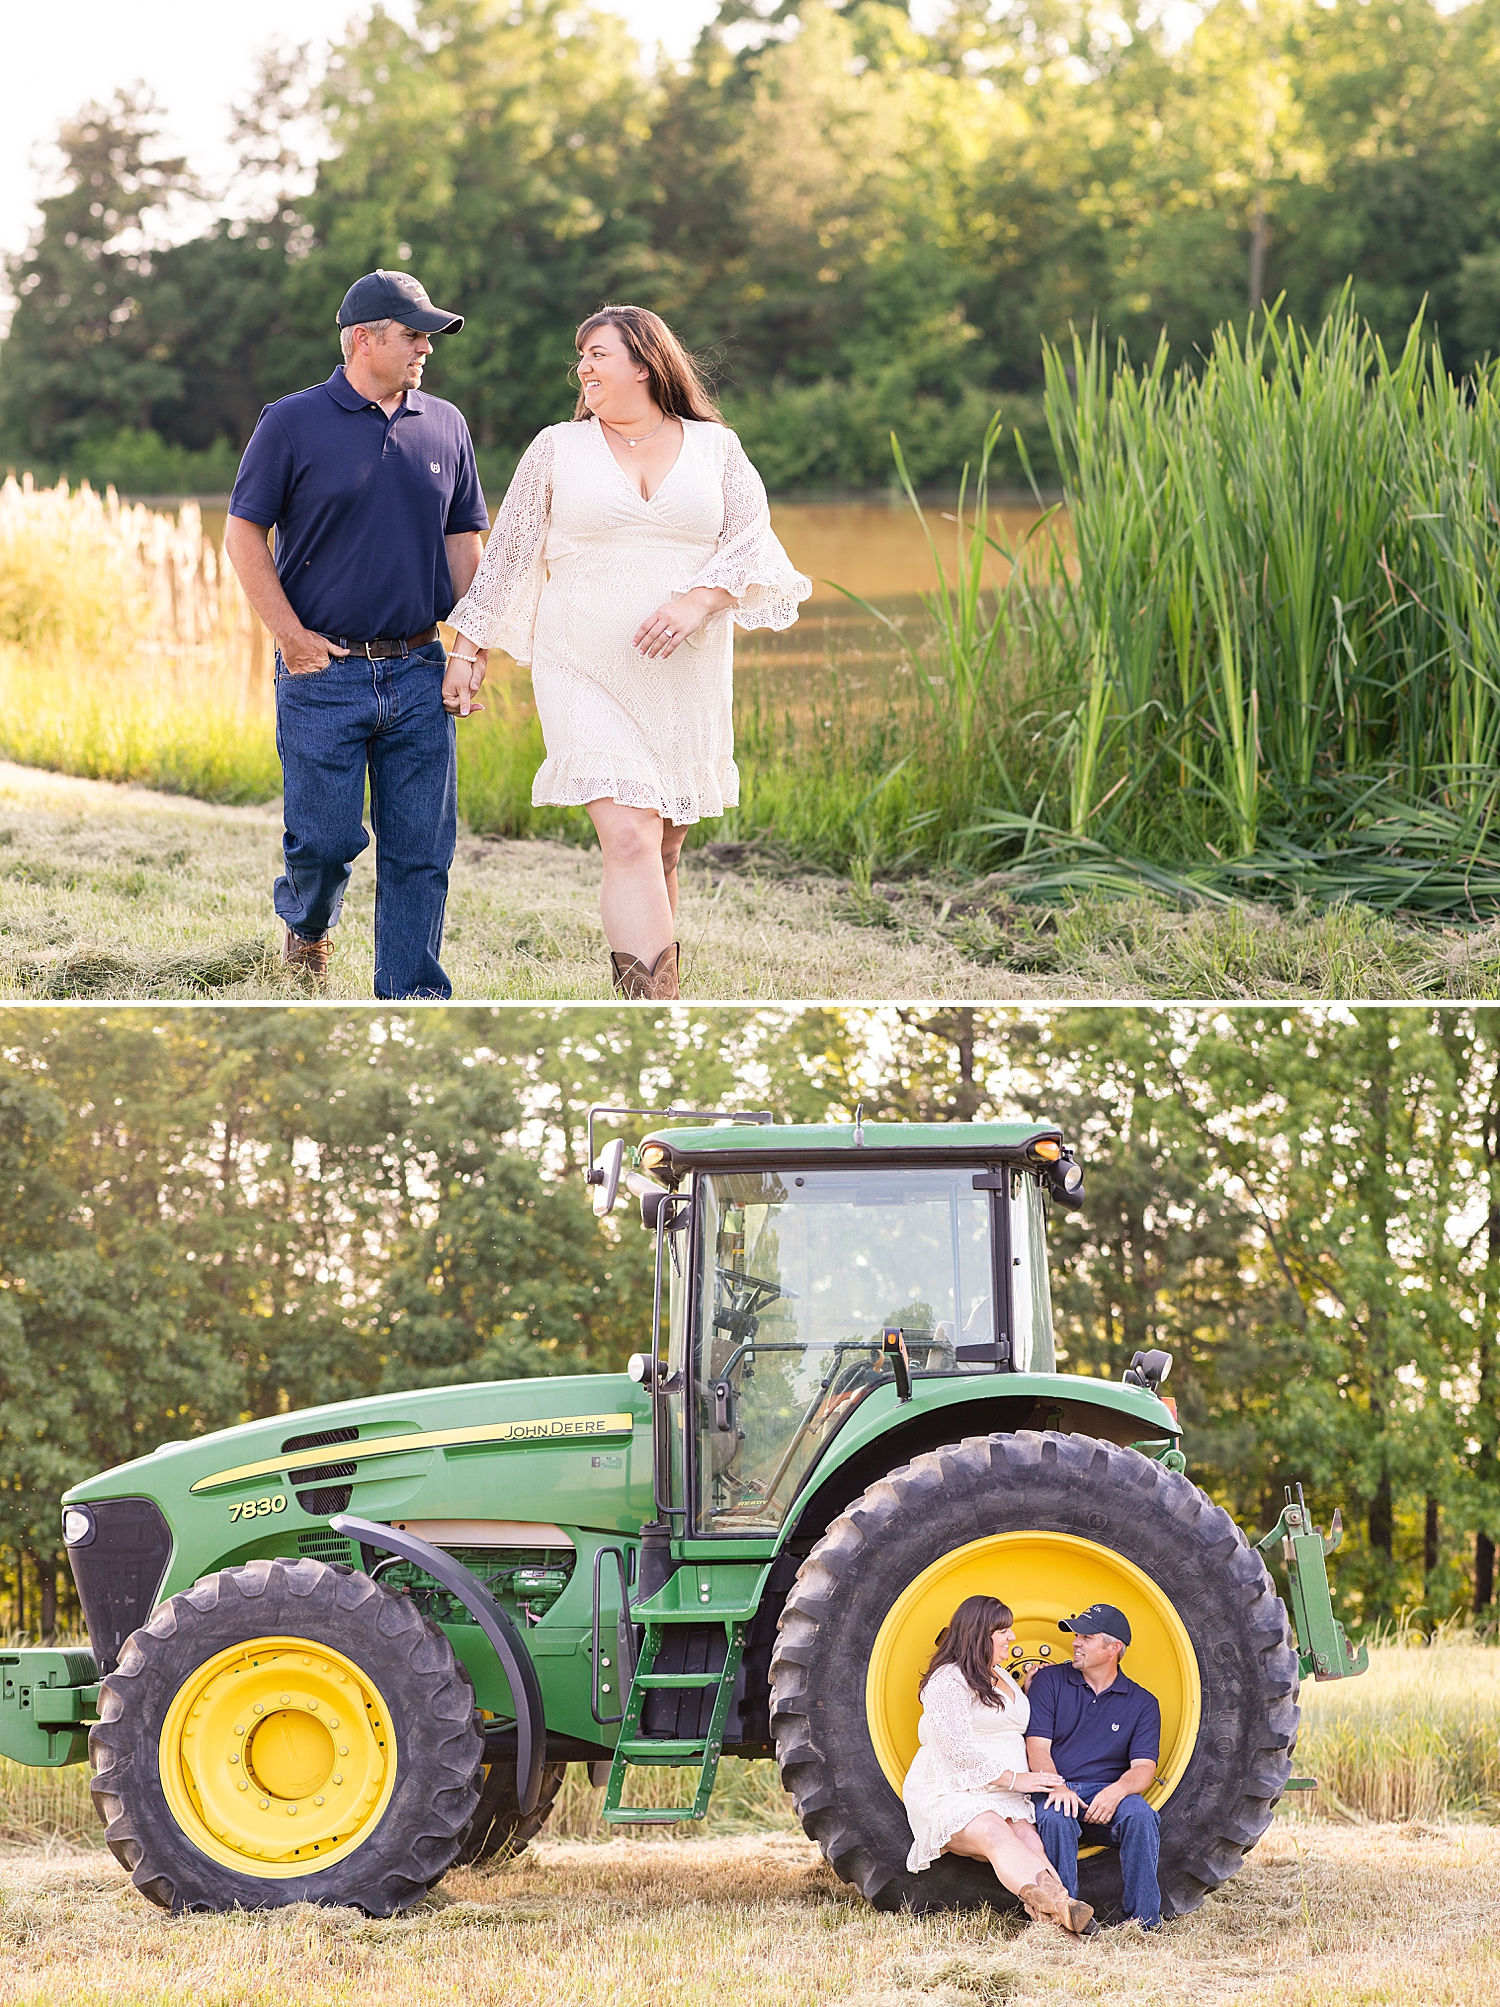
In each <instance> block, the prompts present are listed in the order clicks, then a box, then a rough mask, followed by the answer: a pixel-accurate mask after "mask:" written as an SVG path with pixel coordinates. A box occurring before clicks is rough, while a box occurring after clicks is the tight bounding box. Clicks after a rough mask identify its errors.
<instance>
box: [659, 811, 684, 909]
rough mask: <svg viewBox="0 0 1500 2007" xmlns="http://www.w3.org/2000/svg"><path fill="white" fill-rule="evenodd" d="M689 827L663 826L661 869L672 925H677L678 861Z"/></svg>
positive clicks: (668, 824) (665, 824)
mask: <svg viewBox="0 0 1500 2007" xmlns="http://www.w3.org/2000/svg"><path fill="white" fill-rule="evenodd" d="M687 833H688V825H687V824H686V823H683V824H682V825H681V827H679V826H678V825H677V824H676V823H675V822H664V823H663V824H662V826H661V869H662V876H663V878H664V879H665V880H666V885H667V904H668V905H669V906H670V907H671V909H672V924H673V927H674V929H675V927H676V924H677V860H678V859H679V858H680V857H681V855H682V846H683V844H684V843H685V842H686V841H687Z"/></svg>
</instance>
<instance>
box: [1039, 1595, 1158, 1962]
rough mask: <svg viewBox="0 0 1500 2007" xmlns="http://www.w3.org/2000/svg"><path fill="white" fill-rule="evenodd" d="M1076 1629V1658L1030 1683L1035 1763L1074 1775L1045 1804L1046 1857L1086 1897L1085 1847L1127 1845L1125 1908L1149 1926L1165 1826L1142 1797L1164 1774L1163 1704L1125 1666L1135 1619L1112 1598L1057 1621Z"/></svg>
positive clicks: (1154, 1918) (1123, 1853) (1154, 1919)
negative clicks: (1159, 1767)
mask: <svg viewBox="0 0 1500 2007" xmlns="http://www.w3.org/2000/svg"><path fill="white" fill-rule="evenodd" d="M1058 1629H1059V1630H1062V1631H1071V1632H1072V1633H1073V1663H1072V1664H1071V1665H1070V1666H1043V1667H1041V1668H1040V1670H1039V1671H1038V1672H1037V1673H1036V1674H1035V1675H1034V1676H1033V1678H1032V1680H1031V1682H1030V1684H1029V1686H1028V1687H1027V1698H1028V1699H1029V1700H1030V1702H1031V1720H1030V1722H1029V1724H1028V1728H1027V1735H1026V1760H1027V1763H1028V1764H1029V1765H1030V1767H1031V1768H1032V1769H1033V1770H1055V1771H1057V1772H1058V1773H1059V1774H1060V1775H1061V1776H1063V1777H1065V1778H1066V1779H1067V1780H1068V1781H1067V1784H1066V1786H1065V1787H1064V1788H1063V1789H1062V1790H1058V1791H1049V1792H1048V1794H1047V1797H1046V1801H1045V1803H1042V1804H1038V1805H1037V1808H1036V1829H1037V1834H1038V1837H1039V1838H1040V1840H1041V1842H1042V1845H1043V1846H1044V1847H1045V1848H1046V1850H1047V1858H1048V1860H1050V1861H1051V1863H1052V1865H1053V1867H1054V1868H1055V1869H1056V1870H1057V1873H1058V1876H1059V1879H1060V1880H1061V1881H1062V1883H1063V1886H1064V1887H1065V1888H1066V1889H1067V1891H1068V1893H1069V1895H1072V1896H1076V1895H1077V1894H1078V1848H1079V1845H1080V1842H1081V1843H1082V1844H1083V1845H1084V1846H1090V1847H1097V1846H1110V1847H1118V1848H1119V1850H1120V1875H1121V1879H1122V1880H1123V1882H1124V1885H1125V1914H1126V1915H1127V1916H1133V1917H1134V1918H1135V1919H1136V1921H1137V1922H1138V1923H1140V1924H1141V1925H1142V1926H1143V1928H1144V1929H1146V1930H1155V1929H1156V1927H1157V1925H1158V1924H1159V1923H1160V1922H1161V1892H1160V1890H1159V1889H1158V1887H1157V1883H1156V1861H1157V1855H1158V1853H1159V1851H1160V1832H1159V1829H1158V1825H1157V1818H1156V1814H1155V1812H1153V1811H1152V1809H1151V1807H1150V1806H1149V1805H1148V1804H1147V1803H1146V1801H1145V1799H1144V1798H1143V1797H1142V1796H1141V1793H1142V1792H1143V1791H1145V1790H1146V1789H1147V1788H1148V1786H1149V1785H1150V1783H1151V1780H1152V1778H1153V1777H1155V1775H1156V1763H1157V1758H1158V1756H1159V1755H1160V1753H1161V1709H1160V1707H1158V1705H1157V1703H1156V1700H1155V1698H1154V1697H1153V1696H1152V1695H1151V1694H1149V1693H1147V1691H1146V1689H1145V1688H1144V1687H1142V1686H1137V1685H1136V1683H1135V1681H1134V1680H1129V1679H1127V1678H1126V1677H1125V1675H1124V1673H1123V1672H1121V1670H1120V1660H1121V1658H1122V1657H1123V1655H1124V1651H1125V1647H1126V1646H1127V1645H1128V1644H1129V1643H1130V1625H1129V1623H1128V1622H1127V1620H1126V1617H1125V1614H1124V1612H1123V1611H1122V1610H1117V1609H1116V1608H1115V1606H1114V1604H1113V1603H1093V1604H1090V1606H1089V1608H1088V1609H1086V1610H1084V1611H1082V1612H1080V1614H1079V1615H1078V1616H1076V1617H1068V1618H1065V1619H1064V1620H1063V1622H1062V1623H1060V1624H1059V1625H1058Z"/></svg>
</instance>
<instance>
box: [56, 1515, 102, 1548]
mask: <svg viewBox="0 0 1500 2007" xmlns="http://www.w3.org/2000/svg"><path fill="white" fill-rule="evenodd" d="M93 1537H94V1515H93V1513H92V1512H90V1511H89V1509H88V1507H87V1506H86V1505H65V1506H64V1507H63V1545H64V1546H65V1547H87V1546H88V1544H89V1542H90V1541H91V1540H92V1539H93Z"/></svg>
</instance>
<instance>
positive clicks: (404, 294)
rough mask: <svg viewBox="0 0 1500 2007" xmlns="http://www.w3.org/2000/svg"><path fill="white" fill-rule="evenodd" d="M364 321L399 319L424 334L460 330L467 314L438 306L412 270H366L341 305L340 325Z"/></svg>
mask: <svg viewBox="0 0 1500 2007" xmlns="http://www.w3.org/2000/svg"><path fill="white" fill-rule="evenodd" d="M362 321H400V323H401V325H402V326H403V327H408V328H420V329H421V330H422V332H423V334H457V333H458V331H459V329H460V328H461V327H462V326H463V324H464V317H463V315H462V314H447V313H444V312H443V309H442V308H441V307H435V306H434V305H433V304H432V302H431V300H429V299H428V297H427V288H426V287H425V286H424V285H422V284H421V283H420V281H419V280H416V279H414V278H413V277H412V275H411V273H410V272H366V273H365V276H364V277H363V278H362V279H356V280H355V281H354V284H353V285H352V286H351V287H350V288H349V290H348V292H347V293H345V295H344V304H343V305H342V306H341V307H340V308H339V326H340V327H341V328H353V327H358V326H359V325H360V323H361V322H362Z"/></svg>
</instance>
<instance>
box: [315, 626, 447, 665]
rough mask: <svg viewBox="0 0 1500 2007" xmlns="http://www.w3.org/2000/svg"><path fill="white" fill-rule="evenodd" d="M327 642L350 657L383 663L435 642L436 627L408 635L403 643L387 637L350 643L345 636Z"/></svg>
mask: <svg viewBox="0 0 1500 2007" xmlns="http://www.w3.org/2000/svg"><path fill="white" fill-rule="evenodd" d="M328 638H329V640H330V641H332V642H333V645H334V646H335V647H336V648H347V649H348V651H349V653H350V654H351V655H364V656H367V657H368V658H369V660H370V661H371V662H384V661H386V660H387V659H388V658H389V657H390V656H392V655H410V653H411V651H412V650H413V649H414V648H425V647H426V646H427V644H428V643H429V642H430V641H436V640H437V638H438V631H437V628H436V627H424V628H423V630H422V632H421V633H420V634H408V635H407V637H406V639H405V640H404V641H393V640H391V639H390V637H389V636H388V635H383V634H382V635H379V636H377V637H376V639H375V640H374V641H351V640H350V639H349V637H348V635H346V634H332V635H330V636H329V637H328Z"/></svg>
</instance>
